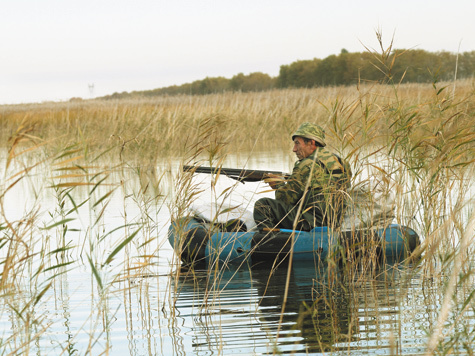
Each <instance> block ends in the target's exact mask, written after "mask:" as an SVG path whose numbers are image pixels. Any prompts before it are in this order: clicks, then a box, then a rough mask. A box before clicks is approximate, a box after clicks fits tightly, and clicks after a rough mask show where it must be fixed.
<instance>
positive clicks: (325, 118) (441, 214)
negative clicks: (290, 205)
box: [0, 51, 475, 355]
mask: <svg viewBox="0 0 475 356" xmlns="http://www.w3.org/2000/svg"><path fill="white" fill-rule="evenodd" d="M383 52H384V51H383ZM380 59H381V60H380V62H379V63H380V64H381V66H382V67H381V68H382V69H383V70H385V71H387V73H388V83H386V84H379V83H360V84H359V85H358V86H352V87H338V88H314V89H287V90H274V91H270V92H260V93H222V94H212V95H206V96H170V97H156V98H143V99H133V100H120V101H100V100H90V101H84V102H67V103H45V104H31V105H21V106H2V107H0V127H1V130H0V142H1V143H2V146H3V147H4V148H5V150H6V153H5V160H4V169H3V177H2V181H1V192H0V217H1V219H0V249H1V259H0V262H1V279H0V292H1V295H2V296H1V300H2V302H1V309H0V311H1V314H2V315H9V317H10V319H11V320H12V330H11V332H4V333H3V335H0V354H5V355H7V354H20V353H23V354H31V353H34V352H36V351H38V350H41V346H38V345H40V344H42V343H44V342H48V341H49V339H48V338H49V336H48V332H49V330H50V328H51V325H52V323H53V321H52V319H51V317H50V316H49V315H48V313H46V312H45V309H44V308H45V306H46V305H48V303H49V302H50V301H51V299H52V298H53V296H56V295H62V293H63V291H64V290H65V289H67V288H66V287H65V285H66V284H67V281H68V280H70V279H72V278H74V273H77V272H78V271H79V270H81V271H84V270H85V271H86V273H88V274H89V276H90V280H91V290H92V291H93V292H92V296H91V299H90V304H91V305H90V310H89V311H88V315H87V316H86V318H85V321H84V324H87V326H83V328H84V329H87V333H88V341H87V342H86V344H87V346H86V347H85V348H81V352H82V353H84V354H87V353H94V352H95V351H97V350H98V348H99V349H100V352H104V353H108V352H109V353H112V351H113V343H114V341H113V331H112V329H113V325H114V318H115V316H116V315H117V314H118V313H122V311H123V310H122V309H120V308H119V307H114V306H113V300H114V298H115V297H117V296H121V297H122V298H123V300H124V305H126V307H125V311H124V314H127V315H130V314H131V312H130V311H131V309H132V308H133V304H134V303H138V304H140V308H141V309H140V310H141V315H143V316H144V319H143V320H145V323H147V326H146V328H148V329H147V330H148V331H149V332H150V330H152V329H153V327H152V326H150V324H152V323H153V320H154V319H155V318H156V317H157V315H159V316H160V318H165V319H166V320H167V321H168V325H169V328H170V330H171V334H172V335H173V337H174V338H175V340H176V344H174V346H175V347H176V348H177V350H176V351H177V353H179V352H181V350H179V346H178V345H180V342H182V341H181V339H180V336H179V335H177V334H173V332H174V330H175V331H176V330H177V326H178V325H179V316H178V315H177V313H176V305H177V298H178V296H179V295H180V293H181V292H182V290H181V288H183V286H184V285H185V286H186V282H184V281H187V280H188V281H191V283H192V284H193V285H194V287H193V288H196V289H197V290H199V296H200V297H199V298H198V299H199V303H201V304H200V305H198V306H197V307H196V309H195V310H194V312H196V313H197V315H198V316H199V317H200V318H198V319H199V320H200V322H202V325H201V324H200V325H201V326H202V329H203V330H208V329H207V328H209V327H211V326H212V327H215V326H216V328H214V329H213V330H219V329H220V328H221V332H224V331H223V330H225V328H222V325H221V324H220V321H219V318H218V319H215V318H214V317H215V314H213V313H214V312H216V311H217V310H219V309H220V304H219V303H220V297H221V296H222V295H223V294H225V293H226V288H227V286H228V285H229V284H230V283H231V282H230V281H231V280H232V278H236V276H237V277H239V276H241V274H244V275H245V277H246V278H247V274H249V275H250V276H251V277H250V278H251V280H250V281H251V283H253V282H254V281H253V280H252V278H253V277H252V273H253V271H252V269H251V268H250V267H249V266H247V265H245V264H243V265H241V266H239V267H240V269H237V270H236V269H233V268H234V267H233V266H231V264H229V263H228V262H227V261H225V263H218V261H212V263H210V264H209V265H208V269H207V270H206V271H204V272H203V271H200V270H195V269H193V268H191V269H188V270H185V269H182V268H179V265H180V261H179V260H178V259H175V260H174V261H172V265H173V266H174V269H173V272H174V273H172V274H171V275H170V276H168V277H166V278H167V282H166V283H168V285H169V289H168V292H167V293H168V295H166V296H163V295H161V294H160V293H158V292H157V296H156V298H157V300H159V302H157V304H159V305H160V308H158V309H160V310H161V311H160V312H157V313H158V314H153V313H154V312H153V311H152V309H153V308H152V307H151V306H150V303H152V302H151V301H150V298H151V296H150V290H151V289H152V290H153V289H154V284H153V283H156V284H157V285H158V284H159V283H162V282H161V281H162V279H160V277H159V276H162V275H163V271H161V270H160V268H159V266H158V262H157V258H160V254H161V250H162V248H163V245H164V244H166V243H167V242H166V240H165V238H161V237H159V236H162V237H163V236H164V235H166V233H164V232H163V231H162V229H166V227H167V225H168V221H166V222H165V221H163V216H161V215H160V212H161V211H163V210H168V211H169V212H170V213H169V216H170V217H171V219H172V220H178V219H179V218H181V217H183V216H185V215H186V214H187V211H188V210H189V207H190V205H191V204H192V203H193V201H194V200H196V199H197V198H198V197H199V196H200V194H202V192H203V191H202V188H201V187H200V186H198V185H196V184H195V183H194V181H193V179H192V177H191V176H190V174H177V172H176V170H177V168H179V167H178V166H180V165H181V164H182V163H191V164H193V163H203V164H205V163H206V165H215V166H220V165H223V164H225V162H227V159H228V157H229V155H230V154H232V153H233V154H236V155H241V156H242V160H241V162H244V163H243V165H245V164H247V163H248V160H249V158H251V157H256V156H259V155H260V154H261V153H262V152H263V151H276V152H287V151H290V144H291V142H290V139H289V137H290V135H291V133H292V132H293V130H295V128H296V127H297V126H298V125H299V124H300V123H301V122H303V121H313V122H318V123H319V124H321V125H322V126H323V127H324V128H325V130H326V134H327V137H328V142H329V144H330V145H331V146H332V147H333V148H334V149H336V150H337V151H338V152H339V153H340V154H341V155H343V156H344V157H346V158H347V159H348V160H349V161H350V162H351V164H352V167H353V171H354V182H353V183H354V186H356V185H358V184H361V183H364V182H365V181H367V180H368V179H369V178H370V177H375V176H377V177H378V178H379V179H380V181H381V182H384V184H385V187H386V188H385V189H387V190H388V191H394V192H397V194H396V200H395V213H396V221H397V222H398V223H400V224H403V225H408V226H410V227H413V228H414V229H415V230H416V231H418V232H419V234H420V235H421V236H423V244H422V246H421V247H420V249H419V250H418V251H416V255H417V256H414V257H417V258H414V259H412V260H410V261H407V262H406V263H407V265H413V266H415V267H414V268H412V269H407V270H406V269H403V268H402V267H401V269H399V267H398V268H392V269H389V270H388V269H381V266H380V265H379V264H378V262H379V261H378V259H377V251H376V248H377V246H375V245H371V244H368V245H365V246H363V247H362V248H364V249H365V252H364V253H363V254H361V256H360V257H358V256H357V255H356V254H355V253H354V250H353V248H352V246H350V245H341V246H339V248H340V252H341V253H340V254H338V256H342V255H343V256H345V257H344V261H343V262H341V261H337V260H336V258H337V254H335V256H334V258H333V259H331V260H330V261H329V265H328V266H327V267H326V268H323V267H321V266H316V268H315V271H316V273H315V276H314V288H313V292H312V293H313V299H312V303H306V304H305V305H303V304H302V307H301V309H299V310H297V311H295V310H293V309H290V310H291V311H290V312H289V313H294V312H295V315H297V316H298V317H297V319H296V320H295V322H296V325H300V326H301V329H302V333H303V334H305V337H308V338H310V339H312V338H313V339H312V340H313V341H314V342H315V345H317V346H316V348H315V350H313V351H322V352H329V351H341V350H336V347H335V346H332V345H335V344H338V343H339V342H341V343H344V342H345V338H347V339H348V340H351V337H352V336H354V335H356V334H357V333H358V330H359V329H358V328H359V326H360V323H361V319H359V315H358V313H359V309H360V306H361V305H363V306H373V307H374V310H379V309H378V308H377V307H375V304H378V303H379V304H381V305H384V306H389V307H395V306H404V307H405V309H404V310H406V311H408V310H409V311H410V310H411V308H413V307H414V308H415V307H416V306H417V303H418V302H417V301H414V302H413V304H410V302H408V301H407V300H405V297H406V296H408V295H409V292H408V291H409V290H410V288H411V285H410V281H411V280H412V278H413V277H414V276H415V275H417V276H420V280H421V281H422V282H421V283H423V284H424V286H425V287H426V289H427V290H430V291H431V292H430V293H429V295H427V296H424V298H428V299H431V298H432V299H435V298H439V299H440V300H441V307H442V308H441V310H440V313H439V311H431V312H430V313H429V314H430V317H431V318H432V319H431V322H430V327H429V328H428V330H427V334H426V339H427V345H426V352H427V354H434V353H440V354H443V353H446V352H449V351H450V350H461V349H464V350H466V352H467V353H470V352H473V347H472V346H471V345H472V344H473V340H474V338H475V335H474V333H473V324H471V322H473V320H472V319H471V318H465V316H466V315H469V313H473V308H474V305H475V304H474V301H473V296H474V295H475V294H474V293H473V290H472V288H471V286H472V285H473V273H472V267H471V265H472V264H473V258H472V257H471V256H472V255H473V253H474V252H475V251H474V250H473V244H472V240H473V238H474V234H475V232H474V227H473V224H474V218H473V211H474V210H475V209H474V202H473V200H472V199H473V194H474V193H473V184H474V183H473V176H474V165H473V163H474V162H475V158H474V157H475V152H474V151H475V128H474V125H473V117H474V115H475V100H474V94H475V87H474V82H473V81H472V80H463V81H457V82H456V86H454V83H439V82H437V80H436V78H434V82H433V83H430V84H426V85H425V84H404V85H399V84H398V83H393V82H391V80H390V79H391V78H390V65H391V64H390V63H387V62H385V61H384V55H383V57H380ZM453 88H455V90H454V89H453ZM449 89H450V90H449ZM289 154H290V153H289ZM289 168H290V167H289ZM279 169H280V168H279ZM44 172H47V174H46V175H47V176H48V178H47V179H46V180H45V181H44V182H43V183H41V185H40V186H36V185H35V191H36V193H35V194H36V196H34V197H33V198H34V199H33V203H32V205H31V206H30V207H29V209H28V210H27V211H25V212H24V214H23V216H21V217H15V218H12V217H10V216H9V214H8V213H7V209H6V207H7V206H8V204H9V202H10V200H9V199H12V198H11V193H12V192H13V191H14V190H15V189H16V188H17V187H18V186H19V185H20V184H30V183H29V182H30V181H32V180H33V179H34V177H35V176H37V175H44V174H45V173H44ZM131 175H132V176H134V177H136V180H133V181H132V182H131V181H130V176H131ZM220 179H222V178H220V177H219V176H217V177H213V179H212V181H211V183H210V187H211V188H210V192H211V193H210V197H209V199H212V200H214V201H218V202H223V201H226V200H227V199H229V198H230V197H231V196H232V194H233V193H235V190H234V186H230V187H227V188H226V189H224V190H219V185H218V183H219V180H220ZM31 184H32V185H34V184H33V183H31ZM46 191H47V192H48V194H52V195H53V196H54V202H55V203H54V206H53V207H51V208H50V209H48V211H47V212H45V211H43V209H41V208H42V207H41V205H42V203H43V202H42V198H41V197H42V194H43V193H44V192H46ZM254 193H256V194H257V192H254ZM117 197H121V198H120V199H119V200H118V199H117ZM130 205H132V206H134V207H136V210H135V211H136V215H134V216H130V215H129V213H128V210H127V207H128V206H130ZM218 206H219V205H218ZM220 207H221V209H222V210H225V209H227V207H225V205H224V204H223V205H221V206H220ZM83 210H84V211H87V212H88V213H87V214H86V216H88V219H87V220H86V221H83V220H82V219H83V218H82V216H84V215H81V214H80V212H81V211H83ZM110 215H119V216H120V219H119V223H117V224H115V225H114V226H112V227H111V226H110V225H108V224H107V223H106V220H107V219H108V217H109V216H110ZM353 247H354V246H353ZM175 258H176V256H175ZM356 260H358V261H357V262H358V263H355V261H356ZM283 268H287V266H285V265H279V264H276V265H273V266H271V267H270V268H269V276H268V278H267V279H265V280H262V279H261V280H259V281H257V282H256V285H258V286H259V288H261V286H264V288H262V290H263V296H264V297H265V293H266V291H267V290H268V289H270V288H273V279H272V277H273V276H275V275H276V274H278V273H279V271H280V270H282V269H283ZM286 272H288V273H287V274H286V275H290V274H291V272H292V270H291V269H289V270H286ZM246 273H247V274H246ZM146 277H149V278H146ZM144 281H146V282H144ZM204 281H206V283H204ZM280 282H282V281H281V280H279V283H280ZM286 282H287V283H288V282H289V279H288V280H287V281H286ZM395 284H397V286H398V288H397V289H394V290H393V289H391V288H390V287H391V286H394V285H395ZM434 285H436V287H437V288H434ZM281 286H282V285H281ZM381 286H385V287H388V288H389V289H387V288H386V289H381ZM289 288H290V287H288V289H289ZM388 290H391V291H394V293H397V296H395V295H394V294H392V295H389V292H387V291H388ZM385 291H386V292H385ZM434 291H436V292H434ZM385 293H388V294H385ZM431 293H433V294H431ZM337 295H344V296H345V298H346V301H347V303H346V304H347V305H348V309H345V310H346V312H348V313H347V314H345V315H342V314H341V308H342V305H340V304H339V302H338V301H337V298H336V297H335V296H337ZM286 297H288V295H287V294H286ZM61 298H64V296H63V297H61ZM134 298H136V299H134ZM284 299H285V298H284ZM141 303H149V304H147V305H145V304H141ZM262 303H265V298H262V300H261V301H260V302H258V303H257V307H256V308H258V307H259V306H260V305H262ZM405 303H406V304H405ZM279 306H280V307H282V314H281V319H280V320H281V321H283V319H284V316H285V317H287V314H285V309H289V308H292V306H291V305H290V304H286V301H285V300H284V301H282V303H281V304H280V305H279ZM115 308H116V309H115ZM400 310H401V309H400ZM212 312H213V313H212ZM216 313H217V312H216ZM414 313H415V312H414ZM323 314H324V315H326V316H327V317H328V318H329V319H328V320H329V324H325V323H323V324H322V323H321V320H320V319H318V318H317V316H318V315H323ZM403 314H404V313H403V312H399V316H400V317H401V319H403V318H404V317H405V316H404V315H403ZM344 317H347V318H348V320H349V326H348V330H345V333H344V334H345V335H346V336H342V333H341V332H337V331H338V330H339V328H340V329H341V319H342V318H344ZM368 317H370V316H368ZM371 317H374V315H373V316H371ZM376 317H379V316H378V315H377V316H376ZM130 318H131V317H130V316H128V317H127V320H128V323H129V325H131V324H132V322H131V319H130ZM274 326H275V325H273V327H274ZM378 328H379V329H378V332H379V333H381V334H383V333H384V332H385V330H384V327H383V325H379V326H378ZM215 332H216V331H215ZM289 332H290V331H289V330H288V329H286V326H285V323H284V322H281V323H280V324H279V325H278V326H277V327H275V328H273V329H271V331H270V332H269V334H270V336H269V339H270V340H273V341H274V350H275V351H276V353H279V352H286V351H285V350H282V349H281V347H282V344H280V343H279V338H280V337H282V335H288V333H289ZM151 333H152V334H153V330H152V331H151ZM312 333H313V335H312V336H311V334H312ZM322 333H330V334H331V335H333V336H332V339H331V340H323V341H322V340H321V339H319V338H318V336H319V335H320V334H322ZM391 333H392V334H391V335H392V336H391V337H392V339H391V340H393V341H391V352H392V353H393V354H397V353H398V345H400V341H401V340H402V339H403V338H404V335H403V332H402V331H401V330H399V329H398V328H397V325H395V326H394V327H392V329H391ZM208 336H209V337H210V338H212V337H216V335H214V336H213V335H208ZM81 337H83V335H80V331H76V332H71V333H70V337H69V339H68V341H64V342H61V343H60V345H59V346H58V348H59V349H60V352H58V353H65V354H67V353H69V354H74V352H75V351H74V350H76V351H77V349H78V348H79V347H80V346H78V345H79V341H78V339H81ZM216 338H217V339H219V335H218V336H217V337H216ZM45 340H46V341H45ZM398 342H399V343H398ZM150 349H153V347H150ZM155 351H157V350H155ZM217 351H218V352H224V346H223V345H222V344H220V346H217ZM100 352H99V353H100ZM158 352H160V350H158ZM348 352H350V351H349V350H348ZM162 353H163V351H162Z"/></svg>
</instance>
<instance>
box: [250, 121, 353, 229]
mask: <svg viewBox="0 0 475 356" xmlns="http://www.w3.org/2000/svg"><path fill="white" fill-rule="evenodd" d="M292 140H293V142H294V148H293V152H294V153H295V154H296V155H297V158H298V161H297V162H296V163H295V165H294V168H293V170H292V174H291V176H290V177H289V178H288V179H287V180H283V179H282V177H279V176H276V175H269V179H267V180H266V181H267V183H268V184H269V185H270V187H271V188H272V189H274V190H275V199H272V198H261V199H259V200H258V201H257V202H256V204H255V206H254V220H255V221H256V224H257V225H258V227H259V229H260V230H262V229H263V228H270V229H274V228H284V229H293V228H295V229H297V230H302V231H310V230H311V229H313V228H314V227H316V226H329V227H337V226H338V225H339V224H340V223H341V220H342V216H343V213H344V207H345V203H344V202H345V199H346V196H347V193H346V191H347V189H348V188H349V187H350V180H351V175H352V173H351V169H350V166H349V164H348V163H347V162H346V161H344V160H343V159H342V158H340V157H339V156H338V155H336V154H335V153H333V152H331V151H330V150H329V149H328V148H327V147H326V146H327V145H326V143H325V133H324V131H323V129H322V128H321V127H320V126H318V125H316V124H312V123H309V122H306V123H303V124H302V125H300V127H299V128H298V129H297V131H295V133H294V134H293V135H292ZM279 178H280V179H279Z"/></svg>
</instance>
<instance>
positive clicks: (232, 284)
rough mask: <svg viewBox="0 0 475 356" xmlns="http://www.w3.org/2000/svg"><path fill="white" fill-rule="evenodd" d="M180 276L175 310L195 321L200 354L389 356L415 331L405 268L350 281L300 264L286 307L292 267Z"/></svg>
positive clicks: (390, 268) (388, 268)
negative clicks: (404, 331) (406, 320)
mask: <svg viewBox="0 0 475 356" xmlns="http://www.w3.org/2000/svg"><path fill="white" fill-rule="evenodd" d="M180 272H181V273H180V276H179V278H178V279H177V280H176V282H175V288H176V292H175V293H176V294H175V297H176V302H175V308H176V313H177V315H178V316H179V317H180V318H182V320H183V324H182V325H186V324H187V323H186V321H188V322H191V326H189V328H188V329H187V331H186V333H187V335H188V336H190V337H191V339H192V343H191V348H192V351H193V353H195V354H202V353H206V354H207V353H214V352H218V351H219V352H221V353H223V354H233V353H234V352H235V351H236V349H235V348H236V347H238V348H239V353H242V354H252V353H262V354H267V353H273V352H274V351H275V352H280V353H295V354H308V353H322V352H323V353H327V352H337V353H338V352H342V353H346V352H348V351H349V350H351V351H352V354H353V353H354V352H356V353H358V352H362V351H363V350H366V351H368V350H370V349H373V348H375V347H377V348H386V349H387V350H388V352H390V350H391V349H394V348H395V347H396V341H395V340H399V336H402V335H400V334H401V327H402V326H403V328H406V327H409V328H410V329H411V330H413V328H414V325H401V322H402V321H403V318H401V310H400V305H401V300H400V299H399V297H403V296H404V294H402V293H401V289H402V288H403V286H404V284H401V283H400V282H401V273H404V275H406V274H407V269H406V268H404V269H400V268H398V267H397V266H396V265H392V264H389V265H385V266H381V267H379V268H378V269H377V270H373V271H372V272H371V273H368V274H361V275H359V276H358V277H357V278H356V279H355V278H354V275H353V277H352V281H349V280H348V278H347V276H346V274H345V271H344V270H342V269H336V270H335V269H333V268H329V267H328V266H314V265H311V264H310V265H309V264H308V263H306V264H302V263H295V264H294V265H293V266H292V268H291V273H290V279H289V289H288V290H289V294H288V298H287V302H286V303H284V299H285V298H284V293H285V284H286V280H287V273H288V265H281V266H279V267H277V268H274V269H272V266H269V265H257V266H252V267H251V266H247V265H243V266H240V267H236V266H234V267H224V268H220V269H216V270H205V269H203V270H182V271H180ZM282 312H283V313H282ZM177 327H178V329H180V327H179V326H177ZM398 334H399V336H398ZM181 342H184V340H181ZM419 346H422V345H419ZM399 347H400V348H401V347H402V346H401V345H399ZM184 349H186V346H184ZM188 351H190V350H188Z"/></svg>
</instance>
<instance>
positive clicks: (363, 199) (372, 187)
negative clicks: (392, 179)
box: [341, 178, 395, 231]
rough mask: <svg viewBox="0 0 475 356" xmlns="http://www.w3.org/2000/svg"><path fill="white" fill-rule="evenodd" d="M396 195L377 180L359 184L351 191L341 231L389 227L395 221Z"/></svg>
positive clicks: (387, 186) (385, 184)
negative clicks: (381, 226)
mask: <svg viewBox="0 0 475 356" xmlns="http://www.w3.org/2000/svg"><path fill="white" fill-rule="evenodd" d="M394 211H395V194H394V192H393V191H392V190H391V189H390V187H389V185H388V184H387V183H385V182H383V181H380V180H377V179H374V178H373V179H369V180H366V181H364V182H361V183H359V184H358V185H356V186H355V187H353V188H352V189H351V190H350V191H349V198H348V205H347V208H346V211H345V215H344V218H343V222H342V224H341V230H342V231H346V230H353V229H362V228H369V227H373V226H380V225H388V224H389V223H391V221H392V220H393V219H394V217H395V214H394Z"/></svg>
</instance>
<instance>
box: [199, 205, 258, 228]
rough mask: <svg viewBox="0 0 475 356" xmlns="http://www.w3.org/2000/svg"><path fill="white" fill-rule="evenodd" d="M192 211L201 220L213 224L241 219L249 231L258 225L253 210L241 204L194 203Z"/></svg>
mask: <svg viewBox="0 0 475 356" xmlns="http://www.w3.org/2000/svg"><path fill="white" fill-rule="evenodd" d="M190 211H191V213H192V214H193V215H194V216H195V217H196V218H198V219H199V220H202V221H205V222H208V223H212V224H226V223H227V222H229V221H233V220H241V221H242V222H243V223H244V224H245V225H246V229H247V231H250V230H252V229H253V228H255V227H256V223H255V222H254V218H253V216H252V212H250V211H249V210H246V209H245V208H243V207H241V206H235V205H226V204H217V203H209V204H202V205H195V204H193V205H192V206H191V207H190Z"/></svg>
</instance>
